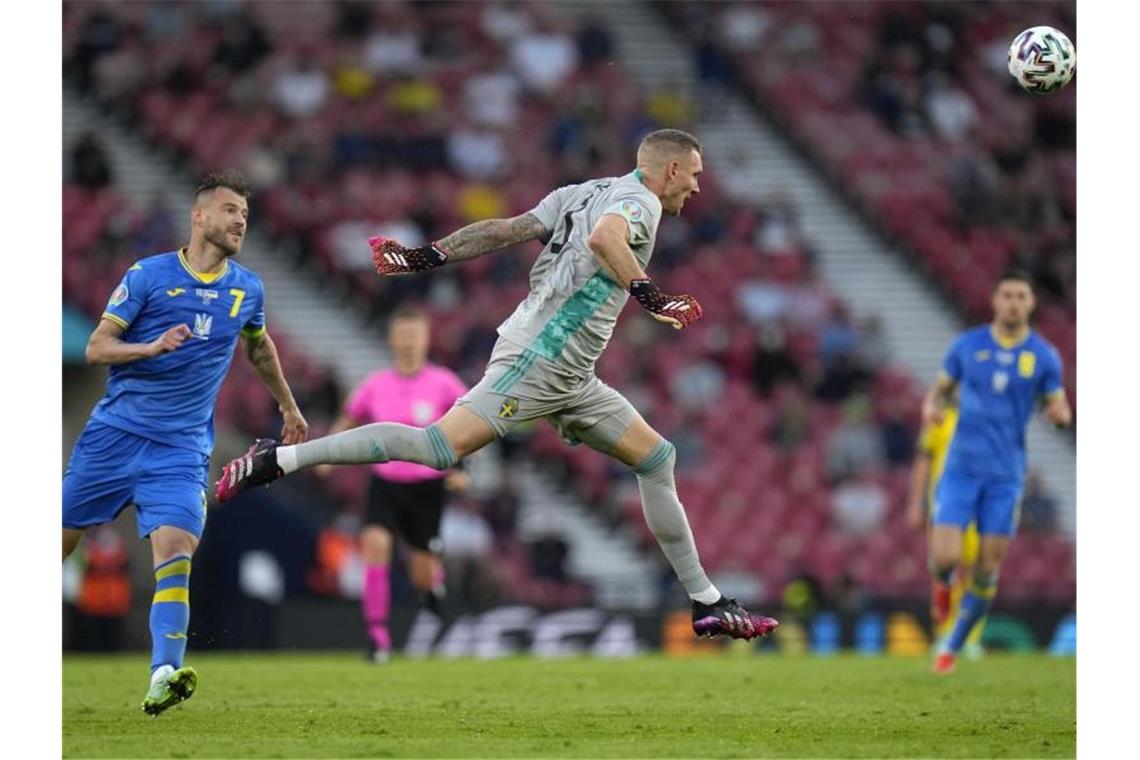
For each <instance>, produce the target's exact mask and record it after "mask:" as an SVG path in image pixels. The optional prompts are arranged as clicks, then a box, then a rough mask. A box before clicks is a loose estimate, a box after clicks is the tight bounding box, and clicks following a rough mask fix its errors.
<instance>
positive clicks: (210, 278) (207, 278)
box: [178, 248, 230, 285]
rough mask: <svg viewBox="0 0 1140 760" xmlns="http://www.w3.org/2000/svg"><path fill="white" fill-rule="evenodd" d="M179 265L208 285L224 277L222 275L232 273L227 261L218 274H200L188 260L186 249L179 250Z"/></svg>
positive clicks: (223, 263)
mask: <svg viewBox="0 0 1140 760" xmlns="http://www.w3.org/2000/svg"><path fill="white" fill-rule="evenodd" d="M178 263H179V264H181V265H182V268H183V269H185V270H186V271H187V272H189V273H190V274H192V275H193V276H194V277H195V278H197V279H198V280H201V281H202V282H204V283H206V284H207V285H208V284H210V283H212V282H214V281H215V280H218V279H219V278H221V277H222V275H224V274H225V273H226V272H228V271H230V262H229V260H228V259H227V260H226V261H223V262H222V268H221V269H219V270H218V271H217V272H199V271H198V270H196V269H194V267H192V266H190V262H189V261H187V260H186V249H185V248H179V249H178Z"/></svg>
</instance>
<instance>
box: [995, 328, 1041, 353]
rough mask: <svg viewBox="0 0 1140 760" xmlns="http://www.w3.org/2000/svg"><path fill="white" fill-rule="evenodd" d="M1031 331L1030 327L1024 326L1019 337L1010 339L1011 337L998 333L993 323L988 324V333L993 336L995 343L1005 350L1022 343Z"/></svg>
mask: <svg viewBox="0 0 1140 760" xmlns="http://www.w3.org/2000/svg"><path fill="white" fill-rule="evenodd" d="M1031 332H1033V330H1032V329H1031V328H1026V330H1025V332H1023V333H1022V334H1021V336H1020V337H1017V338H1012V339H1011V338H1003V337H1002V336H1001V335H1000V334H999V333H998V331H997V328H996V327H994V326H993V325H990V335H991V336H993V339H994V342H995V343H997V344H998V345H999V346H1001V347H1002V348H1004V349H1005V350H1006V351H1008V350H1009V349H1011V348H1013V347H1014V346H1016V345H1017V344H1018V343H1024V342H1025V340H1026V338H1028V337H1029V333H1031Z"/></svg>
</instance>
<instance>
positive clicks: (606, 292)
mask: <svg viewBox="0 0 1140 760" xmlns="http://www.w3.org/2000/svg"><path fill="white" fill-rule="evenodd" d="M530 213H532V214H534V216H535V217H537V218H538V220H539V221H541V222H542V223H543V225H545V226H546V229H547V230H549V231H550V239H549V242H547V244H546V247H545V248H543V250H542V253H541V254H540V255H539V257H538V260H537V261H536V262H535V263H534V267H533V268H532V269H531V270H530V293H529V294H528V295H527V297H526V300H525V301H523V302H522V303H521V304H519V306H518V308H517V309H515V311H514V313H513V314H511V316H509V317H508V318H507V319H506V321H504V322H503V323H502V324H501V325H499V335H500V336H502V337H503V338H504V339H506V340H509V341H510V342H512V343H515V344H517V345H519V346H521V347H523V348H526V349H529V350H531V351H533V352H534V353H536V354H538V355H539V356H542V357H544V358H546V359H549V360H551V361H554V362H557V363H558V364H559V365H560V366H562V367H565V368H566V369H568V370H570V371H571V372H572V373H573V374H574V375H576V376H579V377H584V376H586V375H589V374H591V373H592V372H593V370H594V363H595V362H596V361H597V360H598V357H599V356H600V355H601V353H602V350H603V349H605V347H606V344H607V343H608V342H609V340H610V335H611V334H612V333H613V329H614V324H615V323H616V322H617V317H618V314H619V313H621V310H622V307H623V306H625V302H626V299H627V298H628V297H629V294H628V293H627V292H626V290H625V288H623V287H622V286H621V285H620V284H618V283H616V282H614V280H613V279H612V278H610V277H609V276H608V275H607V274H606V273H605V272H604V271H603V270H602V268H601V264H600V263H599V262H598V260H597V259H596V258H595V257H594V254H593V253H591V252H590V248H589V246H588V245H587V244H586V240H587V239H588V238H589V236H590V232H592V231H593V229H594V225H595V224H597V223H598V220H599V219H601V218H602V216H603V215H604V214H618V215H620V216H622V217H624V218H625V220H626V221H627V222H628V223H629V236H628V238H627V239H628V242H629V246H630V248H631V249H632V250H633V253H634V255H635V256H636V257H637V260H638V261H639V262H640V263H641V266H642V267H645V266H646V265H647V264H648V263H649V257H650V256H651V255H652V253H653V243H654V239H655V238H656V236H657V224H658V222H660V221H661V201H660V200H659V199H658V198H657V196H656V195H654V194H653V192H652V191H650V190H649V189H648V188H647V187H645V185H643V184H642V183H641V179H640V177H639V173H638V172H637V171H636V170H635V171H633V172H630V173H629V174H627V175H625V176H624V177H607V178H605V179H595V180H590V181H589V182H583V183H582V184H580V185H567V186H566V187H560V188H558V189H557V190H555V191H554V192H552V193H550V194H549V195H547V196H546V197H545V198H543V199H542V202H541V203H539V204H538V205H537V206H535V208H534V209H533V210H532V211H531V212H530Z"/></svg>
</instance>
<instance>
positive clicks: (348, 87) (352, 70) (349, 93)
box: [332, 53, 376, 100]
mask: <svg viewBox="0 0 1140 760" xmlns="http://www.w3.org/2000/svg"><path fill="white" fill-rule="evenodd" d="M332 82H333V90H334V91H335V92H336V94H337V95H340V96H341V97H343V98H345V99H346V100H362V99H364V98H366V97H368V96H369V95H371V94H372V88H373V86H374V85H375V84H376V82H375V79H374V78H373V76H372V72H371V71H369V70H368V69H367V68H365V67H364V66H363V65H362V64H361V63H360V60H359V59H358V58H357V57H356V56H354V55H350V54H348V53H343V54H341V56H340V58H339V60H338V61H337V64H336V67H335V68H334V69H333V76H332Z"/></svg>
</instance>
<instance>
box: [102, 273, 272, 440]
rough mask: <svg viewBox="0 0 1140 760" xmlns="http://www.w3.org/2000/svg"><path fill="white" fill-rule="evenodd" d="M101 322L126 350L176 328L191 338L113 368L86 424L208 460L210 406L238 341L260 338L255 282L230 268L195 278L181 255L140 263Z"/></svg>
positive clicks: (261, 317) (261, 315)
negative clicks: (114, 330)
mask: <svg viewBox="0 0 1140 760" xmlns="http://www.w3.org/2000/svg"><path fill="white" fill-rule="evenodd" d="M103 318H104V319H109V320H111V321H112V322H114V323H115V324H117V325H120V326H121V327H123V328H124V332H123V340H124V341H126V342H128V343H149V342H150V341H152V340H154V339H155V338H157V337H159V336H160V335H162V334H163V333H164V332H166V331H167V330H169V329H170V328H171V327H174V326H176V325H179V324H184V325H186V326H187V327H189V328H190V330H191V337H190V338H188V339H187V340H186V342H184V343H183V344H182V345H181V346H179V347H178V348H177V349H175V350H174V351H171V352H170V353H167V354H163V355H161V356H156V357H153V358H150V359H141V360H139V361H134V362H128V363H126V364H119V365H115V366H113V367H111V373H110V377H109V378H108V380H107V392H106V394H104V396H103V398H102V400H100V401H99V403H98V405H96V407H95V411H94V412H92V414H91V418H92V419H95V420H98V421H100V422H103V423H105V424H107V425H113V426H114V427H117V428H121V429H123V430H126V431H129V432H131V433H134V434H136V435H140V436H143V437H145V438H150V439H153V440H156V441H161V442H162V443H166V444H169V445H172V446H178V447H180V448H187V449H193V450H194V451H200V452H202V453H205V454H209V453H210V452H211V451H212V450H213V448H214V402H215V401H216V399H217V397H218V390H219V389H220V388H221V386H222V380H224V379H225V376H226V372H227V370H229V367H230V362H231V361H232V360H233V356H234V344H235V343H236V342H237V338H238V334H239V333H244V334H246V335H250V336H256V335H260V334H261V333H264V332H265V295H264V289H263V287H262V284H261V280H260V278H258V276H257V275H255V274H254V273H253V272H251V271H249V270H248V269H246V268H245V267H243V266H241V265H239V264H236V263H234V262H233V261H227V262H226V263H225V265H224V266H223V268H222V271H221V272H219V273H217V274H216V275H206V274H201V273H198V272H195V271H194V270H192V269H191V268H190V265H189V263H188V262H187V261H186V258H185V256H184V254H183V252H182V251H171V252H170V253H162V254H159V255H157V256H151V257H149V258H145V259H142V260H141V261H139V262H138V263H136V264H135V265H134V266H132V267H131V268H130V269H129V270H128V271H127V274H126V276H125V277H123V281H122V282H121V283H120V284H119V286H118V287H117V288H115V291H114V293H112V294H111V300H110V301H109V302H108V303H107V309H106V311H104V312H103Z"/></svg>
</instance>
